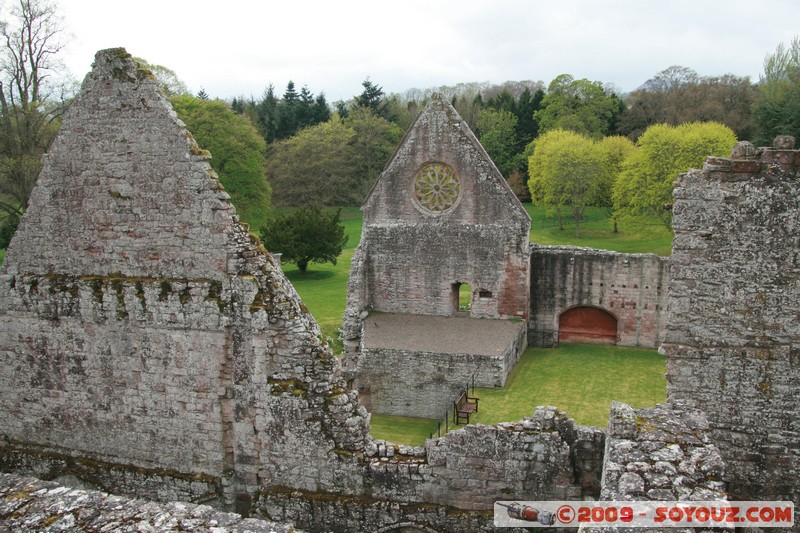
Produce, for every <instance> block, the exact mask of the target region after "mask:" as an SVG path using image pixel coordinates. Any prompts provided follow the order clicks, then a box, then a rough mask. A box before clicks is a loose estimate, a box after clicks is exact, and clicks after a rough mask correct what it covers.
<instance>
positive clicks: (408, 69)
mask: <svg viewBox="0 0 800 533" xmlns="http://www.w3.org/2000/svg"><path fill="white" fill-rule="evenodd" d="M12 1H14V0H5V3H6V4H8V3H9V2H12ZM57 1H58V5H59V9H60V12H61V13H62V15H63V17H64V22H65V25H66V27H67V28H68V30H69V31H70V33H71V34H72V39H71V41H70V44H69V47H68V50H67V54H66V56H65V57H64V59H65V61H66V63H67V66H68V68H69V69H70V70H71V71H72V73H73V74H74V75H75V76H76V77H77V78H78V79H82V78H83V76H84V75H85V74H86V72H88V70H89V68H90V66H91V62H92V59H93V57H94V53H95V52H96V51H97V50H100V49H104V48H111V47H118V46H122V47H125V48H126V49H127V50H128V52H130V53H131V54H133V55H135V56H139V57H143V58H145V59H146V60H147V61H149V62H150V63H153V64H160V65H164V66H167V67H169V68H171V69H172V70H174V71H175V72H176V73H177V74H178V76H179V77H180V78H181V79H182V80H184V81H185V82H186V83H187V85H188V86H189V88H190V90H192V91H193V92H196V91H198V90H199V89H200V88H201V87H203V88H204V89H205V90H206V92H207V93H209V94H210V95H211V96H212V97H220V98H231V97H234V96H237V95H244V96H250V95H253V96H256V97H258V96H260V95H261V93H262V92H263V90H264V88H265V87H266V85H267V84H268V83H273V84H274V85H275V87H276V89H277V92H278V93H279V94H280V93H282V92H283V89H284V88H285V87H286V83H287V82H288V81H289V80H293V81H294V82H295V83H296V85H297V86H298V87H300V86H302V85H308V87H309V89H310V90H311V91H312V92H313V93H314V94H318V93H319V92H325V94H326V96H327V99H328V101H329V102H333V101H336V100H339V99H345V100H347V99H349V98H351V97H352V96H353V95H356V94H359V93H360V92H361V89H362V88H361V82H362V81H363V80H364V79H365V78H366V77H368V76H369V77H370V79H371V80H372V81H373V82H375V83H377V84H379V85H381V86H382V87H383V88H384V90H385V91H386V92H403V91H405V90H406V89H409V88H430V87H437V86H440V85H453V84H455V83H458V82H466V81H490V82H494V83H501V82H503V81H506V80H526V79H530V80H542V81H544V82H545V83H546V84H547V83H549V82H550V81H551V80H552V79H553V78H554V77H555V76H557V75H559V74H562V73H568V74H572V75H573V76H574V77H575V78H588V79H590V80H593V81H594V80H597V81H601V82H603V83H613V84H614V85H616V86H617V87H618V88H619V89H620V90H622V91H623V92H627V91H630V90H633V89H635V88H636V87H638V86H639V85H641V84H642V83H643V82H644V81H646V80H647V79H648V78H651V77H652V76H653V75H654V74H656V73H657V72H659V71H661V70H663V69H665V68H667V67H669V66H670V65H681V66H685V67H689V68H692V69H694V70H695V71H697V72H698V74H700V75H707V76H708V75H721V74H726V73H732V74H737V75H742V76H750V77H751V79H752V80H753V81H757V80H758V75H759V73H760V72H761V69H762V64H763V60H764V56H765V55H766V54H768V53H770V52H773V51H774V50H775V48H776V46H777V45H778V43H780V42H784V43H788V42H789V41H790V40H791V39H792V38H793V37H794V36H796V35H800V1H799V0H666V1H663V2H661V1H659V2H655V1H652V0H546V1H544V0H542V1H540V0H529V1H525V0H481V1H473V0H398V1H395V2H385V1H381V0H338V1H335V0H333V1H332V0H328V1H319V0H297V1H292V0H280V1H272V0H228V1H220V0H136V1H132V2H128V1H117V0H57ZM6 7H7V6H6Z"/></svg>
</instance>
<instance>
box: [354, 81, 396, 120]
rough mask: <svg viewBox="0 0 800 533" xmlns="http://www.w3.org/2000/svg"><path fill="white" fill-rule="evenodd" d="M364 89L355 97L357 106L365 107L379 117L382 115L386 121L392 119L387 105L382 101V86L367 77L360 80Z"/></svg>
mask: <svg viewBox="0 0 800 533" xmlns="http://www.w3.org/2000/svg"><path fill="white" fill-rule="evenodd" d="M361 85H362V86H363V87H364V91H363V92H362V93H361V94H360V95H358V96H356V97H355V104H356V106H357V107H366V108H367V109H369V110H370V111H372V112H373V113H375V114H376V115H378V116H379V117H383V118H385V119H386V120H388V121H391V120H392V117H391V116H389V113H388V109H387V106H386V104H385V102H384V99H383V97H384V93H383V88H382V87H381V86H380V85H376V84H374V83H372V81H370V79H369V78H367V79H366V80H364V81H363V82H361Z"/></svg>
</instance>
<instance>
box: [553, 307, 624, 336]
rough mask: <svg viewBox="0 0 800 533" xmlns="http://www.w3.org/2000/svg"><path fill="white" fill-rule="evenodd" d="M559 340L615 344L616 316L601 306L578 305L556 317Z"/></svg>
mask: <svg viewBox="0 0 800 533" xmlns="http://www.w3.org/2000/svg"><path fill="white" fill-rule="evenodd" d="M557 326H558V341H559V342H589V343H596V344H617V342H618V335H617V331H618V320H617V317H616V316H615V315H614V314H612V313H610V312H609V311H607V310H606V309H603V308H601V307H595V306H591V305H578V306H575V307H570V308H569V309H567V310H566V311H564V312H563V313H561V314H560V315H559V317H558V325H557Z"/></svg>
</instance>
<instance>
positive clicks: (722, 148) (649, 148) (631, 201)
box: [614, 122, 736, 227]
mask: <svg viewBox="0 0 800 533" xmlns="http://www.w3.org/2000/svg"><path fill="white" fill-rule="evenodd" d="M735 143H736V134H734V133H733V130H731V129H730V128H728V127H727V126H724V125H722V124H720V123H718V122H691V123H686V124H681V125H680V126H670V125H667V124H655V125H653V126H650V127H649V128H647V130H645V132H644V133H643V134H642V136H641V137H639V140H638V142H637V145H638V149H637V150H636V151H635V152H634V153H633V154H632V155H631V156H630V157H628V158H627V159H626V160H625V161H624V163H623V165H622V172H621V173H620V175H619V177H618V178H617V181H616V183H615V185H614V211H615V212H616V213H617V215H619V216H620V217H621V218H622V219H623V220H625V219H628V220H630V219H635V218H637V217H649V218H650V219H658V220H661V221H662V222H663V223H664V224H666V225H667V226H668V227H671V225H672V211H671V206H672V189H673V185H672V184H673V182H674V181H675V179H676V178H677V177H678V174H680V173H681V172H686V171H687V170H688V169H690V168H702V166H703V163H704V162H705V160H706V157H708V156H728V155H729V154H730V151H731V148H733V145H734V144H735Z"/></svg>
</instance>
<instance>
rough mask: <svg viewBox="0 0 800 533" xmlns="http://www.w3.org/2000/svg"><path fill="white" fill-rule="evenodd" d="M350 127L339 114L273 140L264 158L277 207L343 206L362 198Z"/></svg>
mask: <svg viewBox="0 0 800 533" xmlns="http://www.w3.org/2000/svg"><path fill="white" fill-rule="evenodd" d="M355 136H356V132H355V130H353V128H351V127H349V126H346V125H345V124H344V123H343V122H342V121H341V120H340V119H339V118H338V116H334V118H332V119H331V120H329V121H328V122H323V123H321V124H317V125H314V126H310V127H308V128H305V129H303V130H301V131H299V132H298V133H297V135H294V136H292V137H290V138H288V139H283V140H281V141H278V142H276V143H274V144H273V145H272V147H271V150H270V153H269V156H268V158H267V174H268V175H269V177H270V182H271V183H272V187H273V200H274V202H275V204H276V205H280V206H294V207H299V206H304V205H320V206H344V205H357V204H359V203H360V202H361V201H363V196H362V195H361V190H362V189H361V187H360V186H359V184H358V180H357V178H356V177H355V173H356V168H355V167H354V164H353V158H354V153H353V143H354V138H355Z"/></svg>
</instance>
